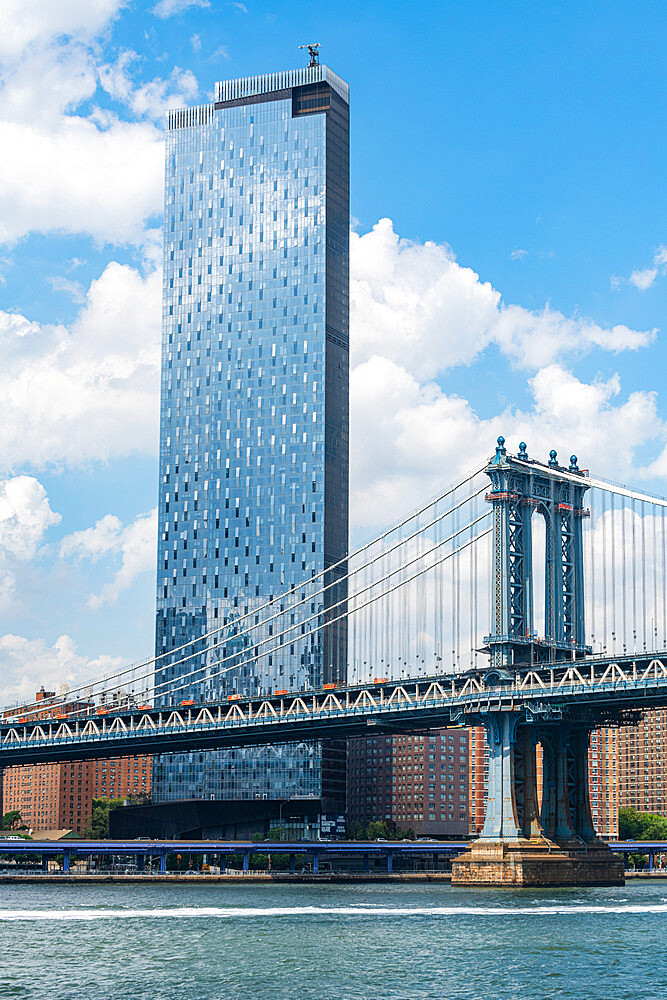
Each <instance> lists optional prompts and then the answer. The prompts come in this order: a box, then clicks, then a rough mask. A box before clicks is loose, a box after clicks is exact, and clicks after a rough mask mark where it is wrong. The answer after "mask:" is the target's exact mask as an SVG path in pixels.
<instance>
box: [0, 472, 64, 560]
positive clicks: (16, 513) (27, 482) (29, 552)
mask: <svg viewBox="0 0 667 1000" xmlns="http://www.w3.org/2000/svg"><path fill="white" fill-rule="evenodd" d="M59 521H60V514H57V513H56V512H55V511H53V510H51V505H50V503H49V498H48V496H47V495H46V490H45V489H44V487H43V486H42V484H41V483H40V482H38V480H37V479H34V478H33V477H32V476H15V477H14V478H13V479H5V480H4V481H3V482H0V553H2V555H10V556H14V557H15V558H17V559H21V560H28V559H33V558H34V557H35V555H36V553H37V549H38V547H39V545H40V544H41V541H42V538H43V537H44V533H45V531H46V530H47V528H49V527H50V526H51V525H53V524H58V522H59Z"/></svg>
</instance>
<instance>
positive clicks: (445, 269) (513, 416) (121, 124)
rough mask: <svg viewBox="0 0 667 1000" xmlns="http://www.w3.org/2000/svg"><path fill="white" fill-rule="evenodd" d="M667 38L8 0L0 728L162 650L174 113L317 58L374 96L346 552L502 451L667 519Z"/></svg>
mask: <svg viewBox="0 0 667 1000" xmlns="http://www.w3.org/2000/svg"><path fill="white" fill-rule="evenodd" d="M666 34H667V22H666V19H665V17H664V6H663V5H662V4H658V3H651V2H646V3H643V4H641V5H636V4H630V3H625V2H624V3H622V2H616V3H614V2H607V3H604V4H603V3H594V2H591V3H586V4H575V3H573V2H557V3H551V4H545V3H538V4H536V3H517V2H511V0H509V2H505V3H503V4H498V3H494V2H488V3H475V2H470V3H464V2H450V3H446V4H445V3H435V2H432V3H431V2H428V3H414V2H413V3H407V2H387V0H384V2H382V3H380V2H372V3H359V2H357V3H348V2H346V0H341V2H338V3H337V4H333V5H316V4H312V3H305V2H304V3H301V2H287V0H283V2H281V3H267V2H259V0H258V2H255V0H245V2H236V3H234V2H220V0H210V2H207V0H195V2H193V0H157V2H155V0H154V2H152V3H143V2H136V0H135V2H131V0H128V2H123V0H53V2H52V3H50V4H44V3H43V2H42V0H5V3H4V4H3V5H2V10H1V11H0V90H1V91H2V94H1V99H0V143H1V145H2V149H3V156H2V158H1V160H0V351H1V352H2V358H1V359H0V664H1V665H2V673H1V674H0V678H1V679H0V701H6V700H7V699H10V698H14V697H19V696H27V695H30V694H31V693H32V692H33V690H34V688H35V686H39V684H41V683H42V682H44V683H46V684H47V685H49V684H58V683H61V682H70V683H72V682H73V681H75V680H77V679H80V678H82V677H85V676H86V675H87V674H93V673H95V672H97V671H99V670H101V669H104V668H106V667H109V668H110V667H112V666H113V665H115V664H120V663H122V662H125V661H128V660H132V659H138V658H140V657H143V656H145V655H146V654H147V653H149V652H150V649H151V645H152V631H153V610H154V575H155V574H154V562H155V525H154V514H153V511H154V508H155V503H156V495H157V474H156V469H157V460H156V452H157V415H158V364H159V309H160V271H159V261H160V232H159V229H160V224H161V217H160V210H161V202H162V134H161V130H162V122H163V115H164V111H165V109H166V108H168V107H173V106H177V107H178V106H182V105H183V104H193V103H202V102H205V101H207V100H209V99H210V97H211V94H212V91H213V85H214V83H215V81H216V80H220V79H225V78H230V77H236V76H244V75H248V74H255V73H262V72H268V71H273V70H277V69H285V68H292V67H295V66H298V65H302V64H303V63H304V55H303V53H302V52H299V51H298V49H297V46H298V45H299V44H300V43H303V42H311V41H320V42H322V60H323V61H324V62H326V63H327V64H328V65H330V66H331V67H332V68H333V69H334V70H335V71H336V72H338V73H339V74H340V75H341V76H343V77H344V78H345V79H346V80H347V81H348V82H349V83H350V86H351V108H352V119H351V120H352V143H351V155H352V162H351V169H352V173H351V178H352V188H351V211H352V216H353V236H352V286H351V302H352V378H351V419H352V484H351V485H352V520H353V541H355V540H359V539H361V538H364V537H368V535H370V534H371V533H372V532H373V531H374V530H375V529H376V528H379V527H380V526H381V525H382V524H383V523H384V522H388V521H390V520H392V519H393V518H395V517H397V516H398V515H399V514H400V513H401V512H402V511H403V510H406V509H410V508H411V507H413V506H414V505H416V504H417V503H418V502H420V501H421V500H422V499H423V498H424V497H426V496H428V495H431V494H433V493H435V492H436V491H437V490H439V489H440V487H441V486H442V485H443V484H445V483H446V482H448V481H450V480H451V479H453V478H455V477H456V476H457V475H458V474H459V473H460V472H461V471H463V470H466V469H469V468H471V467H474V466H476V465H478V464H481V462H482V461H483V459H484V457H485V456H486V455H487V454H488V453H489V452H490V450H491V448H492V445H493V441H494V439H495V436H496V435H497V434H498V433H500V432H503V433H504V434H505V436H506V437H507V438H508V443H510V444H511V445H513V446H514V447H516V444H517V443H518V441H519V440H520V439H521V438H522V437H524V438H525V439H526V440H527V441H528V444H529V450H531V451H533V452H534V453H536V454H544V455H546V454H547V452H548V450H549V448H551V447H556V448H558V450H559V451H560V452H561V454H567V455H569V454H570V452H571V451H573V450H574V451H576V452H577V453H578V454H579V456H580V458H581V460H582V463H583V464H584V465H588V466H590V467H592V468H594V469H595V471H596V472H597V473H599V474H603V475H609V476H611V477H613V478H617V479H622V480H625V481H627V480H630V481H633V482H635V483H637V484H640V485H642V486H643V487H644V488H646V489H648V490H650V491H654V492H661V493H662V492H665V491H667V403H666V399H665V389H664V374H665V370H666V369H667V365H666V363H665V362H666V348H665V334H664V332H663V326H664V325H665V324H664V318H663V316H664V312H665V305H666V304H667V247H666V244H667V232H666V231H665V202H664V194H663V189H664V180H663V178H664V162H665V148H664V147H665V129H664V121H665V108H664V103H665V94H666V93H667V88H666V87H665V72H666V71H665V60H664V51H665V43H666V41H667V39H666V37H665V35H666ZM368 511H372V512H373V514H372V518H371V515H369V514H368Z"/></svg>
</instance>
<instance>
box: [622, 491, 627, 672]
mask: <svg viewBox="0 0 667 1000" xmlns="http://www.w3.org/2000/svg"><path fill="white" fill-rule="evenodd" d="M627 510H628V509H627V506H626V505H625V504H624V505H623V507H622V508H621V553H622V558H621V602H622V603H621V607H622V614H623V652H624V653H627V651H628V617H627V602H626V586H627V573H626V558H627V553H626V550H625V522H626V520H627Z"/></svg>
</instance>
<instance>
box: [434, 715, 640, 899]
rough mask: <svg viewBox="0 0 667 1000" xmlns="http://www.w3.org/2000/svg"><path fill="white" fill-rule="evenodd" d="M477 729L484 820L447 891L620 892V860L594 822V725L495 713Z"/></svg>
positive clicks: (458, 860) (457, 862)
mask: <svg viewBox="0 0 667 1000" xmlns="http://www.w3.org/2000/svg"><path fill="white" fill-rule="evenodd" d="M476 724H482V725H483V726H484V728H485V730H486V736H487V742H488V745H489V776H488V798H487V805H486V815H485V820H484V827H483V829H482V832H481V834H480V837H479V839H478V840H476V841H474V842H473V844H472V845H471V847H470V848H469V849H468V850H467V851H466V852H465V854H462V855H461V856H459V857H458V858H456V859H455V860H454V861H453V863H452V884H453V885H516V886H559V885H560V886H562V885H623V881H624V879H623V863H622V860H621V859H620V858H617V857H615V856H614V855H613V854H612V853H611V851H610V850H609V848H608V847H607V845H606V844H605V843H603V841H601V840H600V839H599V838H598V836H597V834H596V832H595V828H594V826H593V819H592V816H591V809H590V802H589V797H588V742H589V737H590V732H591V729H592V726H591V724H590V723H580V722H574V721H569V720H567V719H562V720H557V721H548V722H540V721H527V720H526V716H525V714H524V713H520V712H500V711H499V712H490V713H485V714H484V716H482V717H481V718H480V719H478V720H476ZM538 745H539V746H540V747H541V761H542V768H541V771H542V774H541V783H540V784H541V794H540V788H539V787H538Z"/></svg>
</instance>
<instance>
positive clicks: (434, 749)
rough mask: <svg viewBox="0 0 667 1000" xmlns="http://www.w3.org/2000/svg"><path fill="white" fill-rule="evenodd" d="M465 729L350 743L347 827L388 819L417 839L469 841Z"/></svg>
mask: <svg viewBox="0 0 667 1000" xmlns="http://www.w3.org/2000/svg"><path fill="white" fill-rule="evenodd" d="M468 740H469V735H468V731H467V730H453V729H451V730H445V729H443V730H439V731H437V732H435V733H429V734H424V735H422V734H416V733H411V734H396V735H391V736H385V735H382V736H373V737H358V738H354V739H351V740H350V741H349V744H348V758H347V786H348V806H347V818H348V823H355V822H356V823H361V824H362V825H363V826H366V825H367V824H368V823H369V822H371V821H372V820H386V821H391V822H393V823H395V824H396V826H397V827H399V828H400V829H412V830H414V832H415V834H416V835H417V836H422V837H428V836H434V837H446V836H453V837H457V836H466V835H467V833H468V824H469V806H468V795H469V791H468V788H469V786H468V752H469V747H468Z"/></svg>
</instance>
